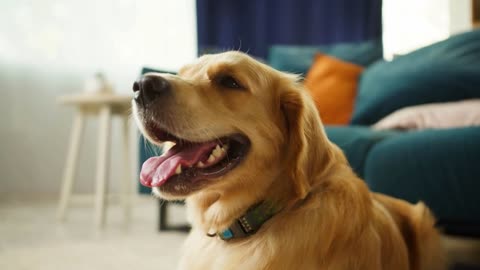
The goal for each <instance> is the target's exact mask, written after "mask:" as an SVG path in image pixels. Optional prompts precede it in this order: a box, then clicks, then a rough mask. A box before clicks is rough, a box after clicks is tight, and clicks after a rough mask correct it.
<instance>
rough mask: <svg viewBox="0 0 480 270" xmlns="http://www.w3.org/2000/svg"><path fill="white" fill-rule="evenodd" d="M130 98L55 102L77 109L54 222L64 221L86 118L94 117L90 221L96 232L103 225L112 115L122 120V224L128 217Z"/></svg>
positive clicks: (67, 98) (70, 98)
mask: <svg viewBox="0 0 480 270" xmlns="http://www.w3.org/2000/svg"><path fill="white" fill-rule="evenodd" d="M131 100H132V97H131V96H128V95H116V94H78V95H69V96H62V97H60V98H59V99H58V102H59V103H60V104H64V105H70V106H74V107H76V109H77V112H76V114H75V118H74V121H73V128H72V133H71V137H70V146H69V149H68V154H67V160H66V165H65V171H64V175H63V181H62V188H61V191H60V200H59V203H58V213H57V214H58V219H59V220H60V221H64V220H65V217H66V211H67V208H68V205H69V202H70V200H71V197H72V191H73V182H74V177H75V173H76V168H77V160H78V153H79V149H80V145H81V140H82V135H83V129H84V123H85V118H86V117H87V116H88V115H93V116H98V118H99V126H98V150H97V168H96V170H97V172H96V180H95V194H94V219H95V226H96V227H97V228H99V229H101V228H103V227H104V225H105V215H106V200H107V195H108V189H107V179H108V171H109V166H108V165H109V156H110V155H109V152H110V149H109V146H110V138H111V136H110V135H111V119H112V116H113V115H118V116H120V117H122V120H123V127H122V129H123V132H122V133H123V138H122V139H123V140H122V141H123V143H122V144H123V155H124V160H123V161H124V164H123V170H124V171H123V181H122V182H123V183H122V185H121V186H122V188H121V189H122V190H121V199H122V204H123V207H124V212H125V221H126V223H128V222H129V220H130V215H131V197H132V195H133V191H134V182H133V181H132V179H131V171H130V168H131V161H130V141H129V125H128V123H129V121H128V119H129V113H130V102H131Z"/></svg>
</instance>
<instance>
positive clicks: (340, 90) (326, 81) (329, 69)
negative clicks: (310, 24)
mask: <svg viewBox="0 0 480 270" xmlns="http://www.w3.org/2000/svg"><path fill="white" fill-rule="evenodd" d="M362 71H363V67H361V66H358V65H355V64H352V63H348V62H345V61H342V60H339V59H337V58H334V57H331V56H328V55H325V54H322V53H317V54H316V55H315V60H314V62H313V64H312V66H311V67H310V70H309V71H308V73H307V76H306V78H305V82H304V84H305V87H306V88H307V89H309V91H310V93H311V95H312V97H313V100H314V101H315V103H316V105H317V109H318V111H319V112H320V117H321V118H322V122H323V123H324V124H328V125H346V124H348V123H349V121H350V118H351V117H352V113H353V105H354V102H355V97H356V94H357V84H358V79H359V77H360V74H361V73H362Z"/></svg>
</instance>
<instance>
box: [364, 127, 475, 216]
mask: <svg viewBox="0 0 480 270" xmlns="http://www.w3.org/2000/svg"><path fill="white" fill-rule="evenodd" d="M478 138H480V127H469V128H458V129H445V130H423V131H414V132H407V133H405V134H402V135H400V136H395V137H392V138H390V139H388V140H384V141H382V142H380V143H378V144H376V145H375V146H374V147H373V148H372V150H371V151H370V154H369V156H368V158H367V161H366V163H365V179H366V181H367V183H368V184H369V186H370V188H371V189H372V190H373V191H377V192H381V193H385V194H388V195H391V196H395V197H398V198H402V199H405V200H408V201H410V202H412V203H415V202H418V201H419V200H422V201H424V202H425V203H426V204H427V205H428V206H429V207H430V208H431V209H432V210H433V212H434V213H435V215H436V216H437V218H438V219H440V221H444V222H445V221H446V222H456V221H461V222H464V223H465V222H467V221H471V222H477V223H478V222H480V207H478V206H479V205H480V195H479V191H480V181H478V180H479V179H480V166H479V164H478V161H479V160H480V143H479V140H478Z"/></svg>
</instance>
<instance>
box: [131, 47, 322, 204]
mask: <svg viewBox="0 0 480 270" xmlns="http://www.w3.org/2000/svg"><path fill="white" fill-rule="evenodd" d="M297 80H298V78H297V77H296V76H294V75H291V74H286V73H282V72H279V71H277V70H274V69H272V68H270V67H268V66H266V65H264V64H262V63H260V62H258V61H255V60H254V59H252V58H251V57H249V56H247V55H245V54H243V53H239V52H226V53H222V54H216V55H205V56H202V57H200V58H199V59H198V60H196V61H195V62H194V63H192V64H190V65H187V66H185V67H183V68H182V69H181V70H180V72H179V74H178V75H170V74H158V73H150V74H146V75H144V76H143V77H142V78H141V79H140V80H139V81H137V82H135V83H134V87H133V89H134V93H135V99H134V101H133V111H134V116H135V118H136V120H137V123H138V126H139V127H140V129H141V131H142V132H143V134H144V135H145V137H146V138H148V140H150V141H151V142H153V143H155V144H160V143H162V142H165V141H171V142H174V143H175V146H173V147H172V148H171V149H170V150H169V151H168V152H166V153H164V154H163V155H162V156H158V157H153V158H150V159H149V160H147V161H146V162H145V163H144V165H143V168H142V172H141V182H142V184H143V185H146V186H149V187H153V188H154V192H155V193H157V194H158V195H160V196H161V197H163V198H165V199H183V198H185V197H188V196H189V195H192V194H195V193H198V192H202V191H215V192H218V193H223V192H224V191H226V190H235V192H244V193H249V194H250V195H251V196H253V197H255V198H259V197H261V196H263V195H264V194H265V193H266V192H268V190H269V189H271V188H272V185H273V181H274V180H275V179H280V178H282V179H284V180H283V181H284V182H288V183H284V184H285V185H288V188H289V190H291V193H292V194H294V196H297V197H300V198H303V197H305V196H306V194H307V193H308V191H309V189H310V185H311V177H312V173H313V172H314V171H315V170H316V168H317V167H318V166H321V163H322V162H324V161H325V156H327V153H328V151H318V149H319V147H317V146H318V145H321V146H324V148H328V147H327V146H328V145H329V143H328V140H327V139H326V137H325V135H324V132H323V129H322V128H321V123H320V119H319V117H318V112H317V111H316V109H315V107H314V105H313V102H312V101H311V99H310V98H308V94H307V93H306V91H305V90H303V88H302V87H301V85H300V83H299V82H298V81H297ZM312 145H313V146H315V147H310V146H312ZM315 164H316V165H315Z"/></svg>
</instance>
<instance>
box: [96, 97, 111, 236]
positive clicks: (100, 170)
mask: <svg viewBox="0 0 480 270" xmlns="http://www.w3.org/2000/svg"><path fill="white" fill-rule="evenodd" d="M111 117H112V111H111V108H110V107H109V106H104V107H102V108H101V110H100V118H99V127H98V152H97V177H96V187H95V226H96V227H97V228H98V229H101V228H103V227H104V225H105V213H106V193H107V178H108V169H109V166H108V165H109V153H110V151H109V145H110V120H111Z"/></svg>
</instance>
